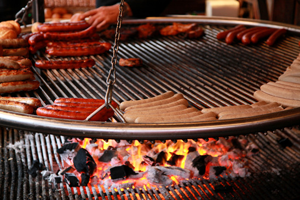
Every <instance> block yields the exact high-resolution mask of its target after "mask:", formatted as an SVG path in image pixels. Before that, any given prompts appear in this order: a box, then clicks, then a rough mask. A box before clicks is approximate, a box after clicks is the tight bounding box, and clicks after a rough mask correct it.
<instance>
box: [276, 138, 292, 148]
mask: <svg viewBox="0 0 300 200" xmlns="http://www.w3.org/2000/svg"><path fill="white" fill-rule="evenodd" d="M277 142H278V143H279V144H280V145H281V147H282V148H286V147H291V146H293V143H292V142H291V141H290V140H289V138H282V139H280V140H278V141H277Z"/></svg>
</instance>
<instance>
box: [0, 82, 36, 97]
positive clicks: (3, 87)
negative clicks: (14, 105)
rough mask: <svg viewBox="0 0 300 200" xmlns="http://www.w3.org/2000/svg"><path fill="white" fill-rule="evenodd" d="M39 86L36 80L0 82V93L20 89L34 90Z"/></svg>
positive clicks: (18, 90)
mask: <svg viewBox="0 0 300 200" xmlns="http://www.w3.org/2000/svg"><path fill="white" fill-rule="evenodd" d="M39 86H40V83H39V82H38V81H14V82H6V83H0V93H1V94H2V93H13V92H20V91H31V90H36V89H38V88H39Z"/></svg>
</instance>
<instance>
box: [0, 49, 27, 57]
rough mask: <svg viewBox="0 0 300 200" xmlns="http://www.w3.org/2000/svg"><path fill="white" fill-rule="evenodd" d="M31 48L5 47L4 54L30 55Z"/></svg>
mask: <svg viewBox="0 0 300 200" xmlns="http://www.w3.org/2000/svg"><path fill="white" fill-rule="evenodd" d="M28 53H29V50H28V48H27V47H21V48H17V49H3V56H28Z"/></svg>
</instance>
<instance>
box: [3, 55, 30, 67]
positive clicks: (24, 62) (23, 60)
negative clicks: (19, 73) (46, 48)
mask: <svg viewBox="0 0 300 200" xmlns="http://www.w3.org/2000/svg"><path fill="white" fill-rule="evenodd" d="M3 59H4V60H13V61H16V62H17V63H18V64H19V65H20V66H21V67H22V66H23V67H31V66H32V63H31V60H29V59H28V58H24V57H23V56H2V57H0V60H3Z"/></svg>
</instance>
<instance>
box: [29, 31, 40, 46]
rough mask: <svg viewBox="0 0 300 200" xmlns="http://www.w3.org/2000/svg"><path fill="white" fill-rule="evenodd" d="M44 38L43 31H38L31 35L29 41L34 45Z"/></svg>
mask: <svg viewBox="0 0 300 200" xmlns="http://www.w3.org/2000/svg"><path fill="white" fill-rule="evenodd" d="M43 40H44V35H43V34H42V33H37V34H33V35H32V36H30V37H29V39H28V43H29V44H30V45H32V46H33V45H36V44H37V43H38V42H40V41H43Z"/></svg>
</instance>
